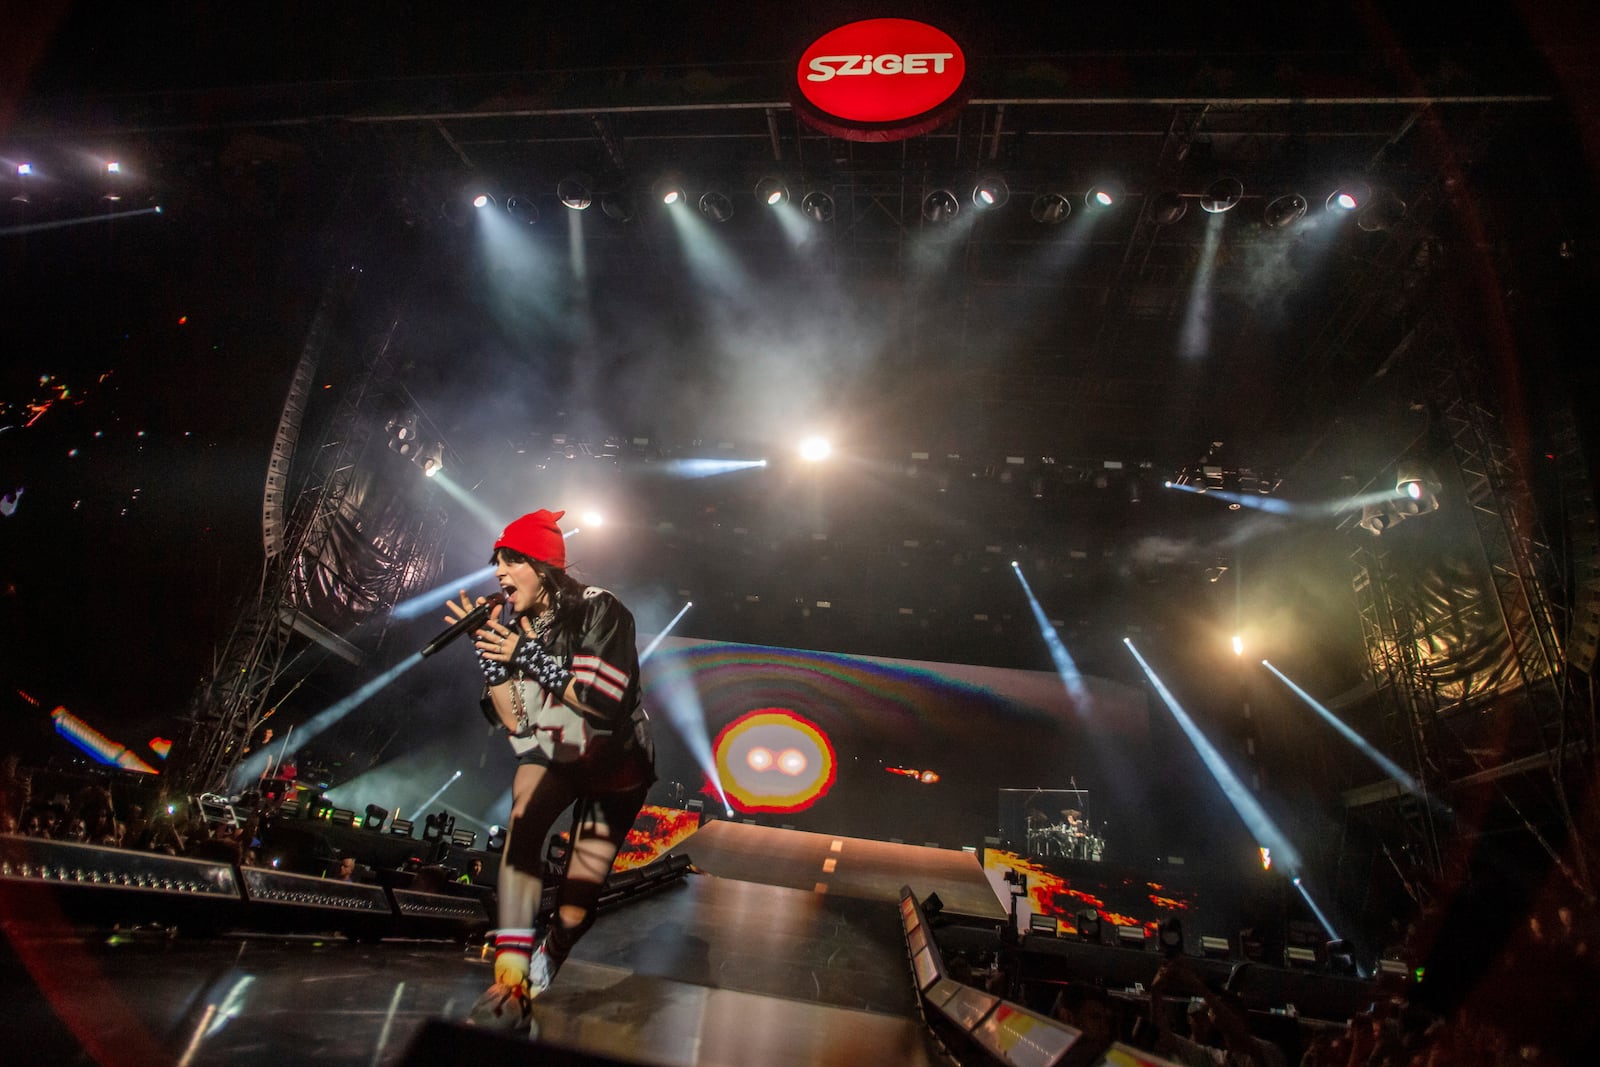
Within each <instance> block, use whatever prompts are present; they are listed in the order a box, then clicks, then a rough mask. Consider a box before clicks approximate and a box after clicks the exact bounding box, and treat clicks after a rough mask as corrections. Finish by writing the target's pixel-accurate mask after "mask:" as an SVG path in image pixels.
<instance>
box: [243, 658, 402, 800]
mask: <svg viewBox="0 0 1600 1067" xmlns="http://www.w3.org/2000/svg"><path fill="white" fill-rule="evenodd" d="M421 662H422V653H420V652H413V653H412V654H411V655H409V656H407V657H406V658H405V659H403V660H401V661H400V662H399V663H396V664H395V665H394V666H393V667H390V668H389V669H388V670H386V671H384V672H383V673H382V674H380V675H378V676H377V677H376V678H374V679H372V681H370V682H368V683H367V684H366V685H363V686H362V687H361V688H360V689H357V690H356V691H355V692H354V693H351V694H350V695H349V696H347V697H345V698H344V699H343V700H341V701H339V702H338V703H337V704H334V705H332V706H331V707H328V708H326V709H324V710H322V711H319V712H318V713H317V714H316V715H314V716H313V717H312V718H311V719H309V720H308V721H306V722H304V723H302V724H300V725H299V726H298V727H296V728H295V732H294V747H293V748H290V747H289V744H288V741H287V739H286V740H285V742H284V751H283V752H281V753H280V754H279V756H278V758H279V759H282V758H283V757H284V756H286V755H288V753H290V752H298V751H300V749H301V748H303V747H304V746H305V745H306V744H307V743H308V742H310V741H312V740H315V739H316V737H317V735H319V734H321V733H322V731H324V730H326V729H328V728H329V727H330V726H333V725H335V724H337V723H338V722H339V720H341V719H343V718H344V717H345V716H346V715H348V714H350V713H351V712H352V711H354V710H356V709H357V708H359V707H360V706H361V705H362V704H365V703H366V702H367V701H368V700H371V699H372V698H373V697H374V696H376V695H377V694H378V693H379V692H380V691H381V690H382V689H384V688H385V687H386V686H388V685H389V683H390V682H393V681H394V680H395V679H396V678H398V677H400V676H401V675H402V674H404V673H405V672H406V671H409V670H410V669H411V668H412V667H415V666H416V665H417V664H419V663H421ZM270 759H272V754H271V753H270V752H269V751H268V750H266V749H262V750H260V751H258V752H255V753H252V754H251V755H250V757H249V758H248V759H246V760H245V761H244V762H243V763H241V764H240V765H239V770H238V771H237V772H236V773H237V774H239V775H242V776H243V777H242V779H241V780H243V781H247V782H253V781H256V780H257V779H258V778H260V777H261V774H262V772H263V771H265V770H266V769H267V761H268V760H270Z"/></svg>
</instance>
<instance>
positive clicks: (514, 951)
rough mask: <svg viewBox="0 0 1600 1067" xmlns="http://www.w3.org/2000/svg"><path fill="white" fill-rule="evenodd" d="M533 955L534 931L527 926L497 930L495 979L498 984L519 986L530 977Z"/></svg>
mask: <svg viewBox="0 0 1600 1067" xmlns="http://www.w3.org/2000/svg"><path fill="white" fill-rule="evenodd" d="M532 956H533V931H532V930H531V929H526V928H513V929H505V930H497V931H495V935H494V980H495V982H496V984H498V985H508V986H519V985H521V984H522V983H523V982H525V981H527V978H528V961H529V959H530V958H531V957H532Z"/></svg>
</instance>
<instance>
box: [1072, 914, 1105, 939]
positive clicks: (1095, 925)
mask: <svg viewBox="0 0 1600 1067" xmlns="http://www.w3.org/2000/svg"><path fill="white" fill-rule="evenodd" d="M1077 925H1078V940H1079V941H1087V942H1089V943H1090V944H1092V945H1098V944H1099V943H1100V913H1099V912H1098V911H1095V910H1094V909H1093V908H1085V909H1083V910H1082V911H1080V912H1078V923H1077Z"/></svg>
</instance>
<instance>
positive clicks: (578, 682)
mask: <svg viewBox="0 0 1600 1067" xmlns="http://www.w3.org/2000/svg"><path fill="white" fill-rule="evenodd" d="M584 595H585V601H586V603H585V613H584V632H583V637H582V638H581V639H580V640H579V642H578V645H577V647H576V648H574V649H573V652H572V665H571V670H572V683H573V686H574V692H573V695H574V696H576V697H577V698H578V700H579V701H580V702H581V703H582V704H584V705H585V706H586V707H589V708H591V709H593V710H594V711H595V712H596V713H598V714H599V715H600V716H601V718H602V719H604V720H605V725H606V726H607V727H616V726H620V725H621V724H622V723H623V722H624V721H626V720H627V718H628V716H629V715H631V714H633V710H634V707H635V706H636V705H637V704H638V703H639V651H638V649H637V647H636V646H635V643H634V642H635V636H634V625H633V614H632V613H631V612H629V611H628V609H627V608H626V607H624V606H623V604H622V602H621V601H620V600H618V599H617V598H616V597H615V596H613V595H612V594H611V593H609V592H607V591H606V590H604V589H599V588H596V587H593V586H591V587H590V588H589V589H588V590H587V591H586V592H585V594H584Z"/></svg>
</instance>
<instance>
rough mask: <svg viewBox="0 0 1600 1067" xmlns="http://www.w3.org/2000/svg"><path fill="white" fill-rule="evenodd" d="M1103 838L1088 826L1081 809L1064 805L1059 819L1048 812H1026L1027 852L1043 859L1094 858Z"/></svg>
mask: <svg viewBox="0 0 1600 1067" xmlns="http://www.w3.org/2000/svg"><path fill="white" fill-rule="evenodd" d="M1105 844H1106V842H1105V838H1104V837H1102V836H1100V835H1099V834H1097V833H1095V832H1093V831H1092V830H1090V829H1089V824H1088V823H1087V822H1086V821H1085V820H1084V818H1083V813H1082V812H1081V811H1078V810H1077V809H1076V808H1064V809H1062V811H1061V815H1060V821H1053V820H1052V818H1051V817H1050V816H1049V815H1045V814H1043V813H1041V812H1037V811H1032V812H1029V813H1028V855H1030V856H1037V857H1040V858H1043V859H1070V860H1094V861H1096V862H1099V860H1100V859H1101V857H1102V856H1103V855H1104V852H1105Z"/></svg>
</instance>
